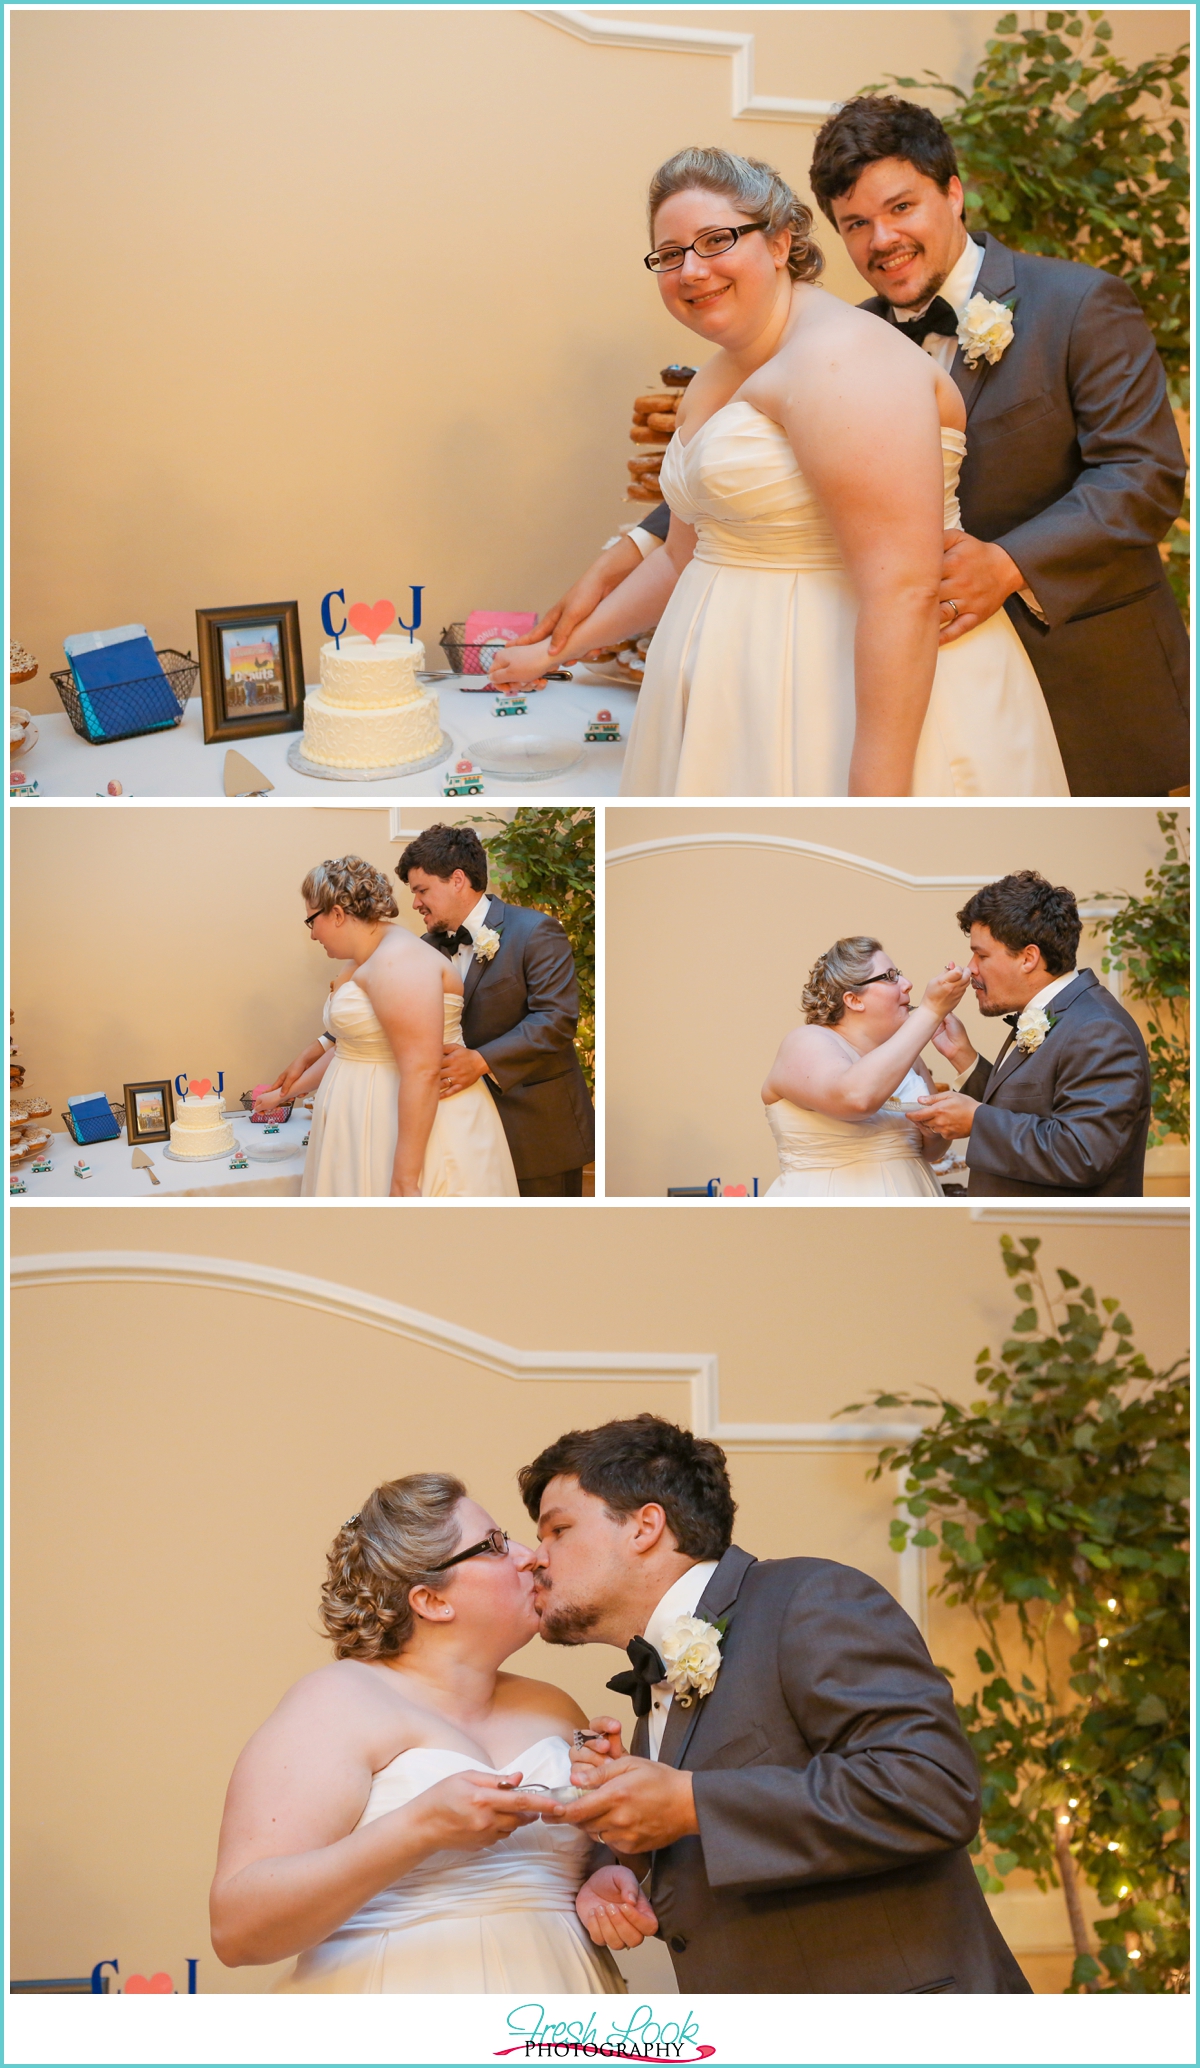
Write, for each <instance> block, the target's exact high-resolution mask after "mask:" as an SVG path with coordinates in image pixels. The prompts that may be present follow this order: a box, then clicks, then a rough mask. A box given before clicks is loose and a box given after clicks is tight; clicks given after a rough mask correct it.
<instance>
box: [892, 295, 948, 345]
mask: <svg viewBox="0 0 1200 2068" xmlns="http://www.w3.org/2000/svg"><path fill="white" fill-rule="evenodd" d="M896 328H897V330H898V331H899V332H900V335H901V337H908V338H911V339H912V341H913V343H914V345H923V344H924V342H925V340H926V338H927V337H928V336H929V333H930V331H936V332H937V334H938V336H939V337H957V336H958V317H957V316H956V315H955V313H954V311H953V309H952V308H951V307H950V304H949V302H946V301H943V300H942V297H941V295H940V294H935V295H934V298H933V300H932V301H931V302H930V304H929V307H928V308H927V309H926V311H925V313H924V315H923V316H915V317H914V318H913V320H912V322H911V323H902V322H901V321H900V319H899V317H897V319H896Z"/></svg>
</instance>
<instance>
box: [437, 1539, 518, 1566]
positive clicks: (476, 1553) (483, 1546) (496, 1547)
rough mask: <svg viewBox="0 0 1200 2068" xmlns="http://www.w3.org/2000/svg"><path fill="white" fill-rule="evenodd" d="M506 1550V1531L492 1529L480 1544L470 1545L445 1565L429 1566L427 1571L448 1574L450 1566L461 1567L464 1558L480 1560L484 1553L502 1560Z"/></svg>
mask: <svg viewBox="0 0 1200 2068" xmlns="http://www.w3.org/2000/svg"><path fill="white" fill-rule="evenodd" d="M507 1550H508V1531H507V1530H506V1529H492V1530H489V1531H488V1533H487V1535H486V1537H484V1539H483V1541H482V1543H479V1544H472V1546H471V1548H470V1550H469V1551H456V1552H455V1554H454V1556H453V1558H448V1559H447V1560H446V1563H445V1565H431V1566H430V1567H429V1571H430V1572H431V1573H448V1572H449V1570H450V1568H451V1566H452V1565H461V1564H462V1562H463V1559H464V1558H480V1557H482V1556H483V1553H484V1552H485V1551H490V1552H491V1553H492V1554H493V1556H494V1557H496V1558H503V1557H504V1555H505V1553H506V1551H507Z"/></svg>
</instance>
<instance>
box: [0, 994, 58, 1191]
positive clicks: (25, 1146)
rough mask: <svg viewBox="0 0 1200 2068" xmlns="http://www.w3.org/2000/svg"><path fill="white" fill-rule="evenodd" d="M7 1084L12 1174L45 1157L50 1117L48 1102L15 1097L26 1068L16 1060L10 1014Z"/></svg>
mask: <svg viewBox="0 0 1200 2068" xmlns="http://www.w3.org/2000/svg"><path fill="white" fill-rule="evenodd" d="M8 1024H9V1030H10V1031H9V1036H8V1082H9V1089H10V1091H11V1093H12V1098H11V1101H10V1104H9V1125H8V1165H9V1170H10V1171H14V1170H16V1169H17V1167H18V1166H19V1165H20V1164H22V1163H27V1162H28V1161H29V1159H30V1158H31V1157H33V1156H44V1155H45V1153H46V1151H47V1149H48V1148H49V1147H50V1128H49V1125H48V1122H49V1120H50V1115H51V1106H50V1101H49V1099H22V1098H18V1097H17V1093H18V1092H19V1091H20V1090H21V1088H22V1086H23V1084H24V1082H25V1065H24V1063H22V1062H19V1061H18V1057H19V1056H20V1053H21V1051H20V1049H19V1048H18V1047H17V1044H16V1040H15V1038H14V1036H13V1034H12V1031H11V1029H12V1024H13V1014H12V1013H11V1012H10V1013H9V1016H8Z"/></svg>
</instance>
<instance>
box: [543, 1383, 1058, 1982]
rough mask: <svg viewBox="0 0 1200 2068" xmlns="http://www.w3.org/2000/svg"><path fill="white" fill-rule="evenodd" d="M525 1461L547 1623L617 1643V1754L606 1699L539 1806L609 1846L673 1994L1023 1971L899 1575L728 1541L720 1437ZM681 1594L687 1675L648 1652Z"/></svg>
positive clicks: (666, 1629)
mask: <svg viewBox="0 0 1200 2068" xmlns="http://www.w3.org/2000/svg"><path fill="white" fill-rule="evenodd" d="M519 1482H520V1487H521V1493H522V1495H523V1497H524V1501H525V1505H526V1507H527V1509H528V1510H529V1513H530V1515H531V1516H533V1517H534V1519H535V1521H536V1522H537V1525H538V1537H539V1540H540V1546H541V1548H540V1551H539V1554H538V1563H537V1565H536V1566H535V1569H534V1580H535V1586H536V1590H537V1591H536V1601H537V1606H538V1611H539V1614H540V1617H541V1634H542V1636H543V1637H544V1638H546V1639H547V1640H548V1642H550V1643H551V1644H586V1643H594V1644H610V1645H615V1646H617V1647H619V1648H626V1649H627V1651H628V1657H629V1660H630V1671H629V1672H628V1673H622V1674H619V1675H618V1676H617V1677H616V1678H615V1679H614V1680H610V1682H609V1683H608V1684H609V1686H610V1687H611V1688H613V1689H614V1690H615V1691H616V1692H618V1693H621V1694H628V1695H629V1696H630V1698H631V1700H632V1703H633V1709H634V1714H635V1716H636V1718H637V1721H636V1724H635V1726H634V1732H633V1749H632V1754H631V1755H630V1756H628V1757H626V1756H624V1754H623V1753H622V1751H621V1746H620V1736H619V1726H618V1725H617V1724H615V1723H614V1722H613V1721H612V1719H610V1718H607V1717H601V1718H598V1719H597V1720H596V1723H595V1724H594V1725H593V1731H598V1732H599V1733H600V1734H601V1736H602V1738H603V1743H602V1745H601V1747H600V1749H599V1751H598V1752H591V1753H588V1752H584V1753H577V1755H576V1764H575V1766H574V1768H573V1778H574V1779H575V1780H576V1782H577V1784H579V1785H582V1786H585V1787H587V1788H588V1789H589V1793H588V1794H587V1795H586V1797H584V1799H582V1800H581V1801H579V1802H577V1803H575V1804H572V1805H571V1807H570V1808H567V1809H564V1810H561V1811H556V1812H554V1811H544V1812H543V1815H544V1816H547V1817H548V1818H549V1819H550V1820H551V1821H564V1820H565V1821H567V1822H570V1823H575V1824H580V1825H582V1826H583V1827H584V1828H585V1829H586V1830H587V1831H588V1832H589V1833H590V1834H591V1835H592V1836H593V1837H596V1838H599V1839H600V1840H601V1841H602V1842H603V1843H605V1844H607V1845H608V1847H609V1848H610V1850H611V1851H612V1852H613V1853H614V1854H615V1855H618V1856H620V1861H621V1864H620V1865H618V1866H615V1867H613V1868H611V1869H610V1870H609V1880H610V1883H611V1896H612V1899H613V1900H614V1901H615V1902H617V1903H621V1902H624V1903H625V1904H626V1905H627V1906H628V1907H627V1909H626V1912H625V1915H626V1918H627V1919H628V1918H630V1917H632V1916H634V1915H637V1916H640V1917H641V1919H642V1920H643V1924H642V1929H641V1931H638V1932H635V1931H633V1930H632V1929H630V1930H627V1932H626V1933H625V1934H623V1935H622V1936H623V1941H624V1943H638V1942H640V1937H641V1936H644V1933H645V1931H646V1930H649V1931H653V1930H654V1929H655V1928H656V1926H655V1919H656V1920H657V1929H658V1930H659V1931H660V1932H661V1933H662V1935H663V1937H664V1938H665V1940H666V1943H667V1945H668V1947H669V1949H670V1953H671V1958H672V1961H673V1962H674V1966H675V1972H676V1975H677V1976H678V1979H679V1984H680V1987H681V1989H685V1990H688V1991H691V1990H696V1991H714V1992H717V1993H728V1994H736V1995H741V1994H757V1993H764V1992H765V1993H781V1994H799V1995H818V1994H827V1993H846V1994H869V1995H874V1994H883V1993H904V1994H913V1995H919V1994H927V1995H996V1994H1000V1995H1018V1994H1028V1993H1029V1985H1028V1984H1027V1982H1026V1981H1025V1979H1024V1977H1023V1975H1022V1974H1021V1970H1020V1968H1019V1967H1018V1966H1017V1963H1016V1961H1015V1960H1014V1959H1013V1956H1012V1954H1011V1953H1010V1952H1009V1950H1008V1947H1007V1946H1006V1945H1005V1943H1004V1940H1003V1939H1002V1938H1001V1936H1000V1933H999V1931H998V1930H997V1928H996V1926H995V1924H994V1923H993V1922H992V1918H991V1915H990V1913H989V1911H988V1908H987V1905H986V1903H985V1902H984V1900H983V1895H982V1893H981V1891H980V1887H979V1883H978V1880H977V1879H976V1876H975V1871H974V1868H973V1866H972V1864H971V1860H970V1858H969V1856H968V1853H967V1850H966V1848H967V1847H968V1846H969V1845H970V1843H971V1841H972V1840H973V1838H974V1837H975V1833H976V1830H977V1828H978V1824H979V1779H978V1774H977V1772H976V1768H975V1762H974V1759H973V1758H972V1755H971V1751H970V1748H969V1746H968V1745H967V1742H966V1739H965V1738H964V1736H963V1734H962V1731H961V1730H960V1728H959V1725H958V1722H957V1719H956V1717H955V1713H954V1702H953V1699H952V1697H951V1693H950V1689H949V1687H948V1685H947V1683H946V1681H945V1679H944V1677H943V1676H942V1674H941V1673H939V1672H938V1670H937V1668H936V1667H935V1666H934V1665H933V1663H932V1661H931V1659H930V1657H929V1654H928V1652H927V1651H926V1649H925V1646H924V1644H923V1642H922V1640H921V1637H920V1635H919V1633H918V1632H917V1630H916V1628H915V1627H914V1625H913V1624H912V1623H911V1622H910V1621H909V1619H908V1617H907V1616H906V1615H905V1613H904V1611H903V1610H902V1609H901V1608H899V1607H898V1606H897V1604H896V1603H895V1602H894V1601H893V1600H892V1598H891V1596H890V1595H889V1594H888V1593H886V1592H885V1590H884V1589H883V1588H882V1587H880V1586H879V1585H877V1583H876V1582H875V1581H874V1580H871V1579H868V1578H867V1576H866V1574H865V1573H860V1572H855V1571H853V1570H852V1569H851V1568H850V1567H848V1566H843V1565H834V1564H831V1563H830V1562H829V1561H828V1560H826V1559H821V1558H784V1559H770V1560H761V1561H760V1560H757V1559H755V1558H753V1557H751V1556H750V1555H749V1553H747V1552H745V1551H740V1550H738V1548H737V1547H736V1545H734V1544H732V1543H731V1541H730V1539H731V1534H732V1527H733V1516H734V1502H733V1496H732V1492H731V1490H730V1485H729V1478H728V1474H727V1472H726V1470H725V1455H724V1452H723V1451H721V1450H719V1449H718V1447H717V1445H716V1444H715V1443H709V1442H706V1441H704V1440H703V1439H701V1438H698V1437H695V1436H693V1435H692V1434H691V1433H690V1431H688V1430H686V1429H680V1428H678V1427H676V1426H675V1425H674V1424H673V1423H671V1422H666V1421H662V1420H660V1419H659V1418H658V1417H657V1416H655V1415H650V1414H642V1415H637V1416H635V1417H634V1419H633V1420H631V1421H626V1422H608V1423H605V1424H604V1426H603V1427H601V1428H599V1429H576V1430H572V1431H571V1433H570V1434H569V1435H566V1436H562V1437H560V1438H559V1439H558V1441H557V1442H556V1443H552V1444H551V1445H550V1446H549V1447H548V1449H546V1450H544V1451H543V1452H542V1453H541V1455H540V1456H539V1457H537V1458H535V1459H534V1461H533V1463H532V1464H530V1465H526V1466H525V1467H524V1468H523V1470H522V1471H521V1473H520V1474H519ZM692 1616H694V1617H696V1618H698V1619H699V1620H700V1621H701V1622H702V1623H704V1624H705V1625H707V1626H708V1629H707V1635H706V1636H705V1637H704V1638H703V1642H702V1644H701V1645H700V1647H699V1650H698V1660H699V1670H698V1671H697V1672H696V1673H695V1674H694V1675H693V1677H692V1683H691V1687H690V1688H685V1686H684V1685H682V1684H681V1683H680V1680H679V1679H678V1677H677V1678H676V1681H675V1683H674V1684H672V1682H670V1681H669V1680H668V1678H667V1668H666V1666H665V1665H664V1659H665V1658H667V1657H668V1656H669V1655H673V1654H674V1652H675V1651H676V1649H677V1645H676V1643H675V1641H674V1630H675V1626H676V1625H677V1623H678V1622H679V1619H680V1618H684V1619H686V1618H688V1617H692ZM646 1855H650V1856H651V1858H650V1860H649V1861H647V1860H646V1858H645V1856H646ZM625 1863H629V1864H625ZM647 1866H648V1867H649V1872H650V1883H649V1899H650V1904H651V1905H652V1906H653V1908H652V1912H650V1913H648V1912H647V1908H646V1905H645V1902H644V1900H642V1901H639V1900H638V1888H637V1877H640V1876H642V1875H643V1874H644V1873H645V1871H646V1868H647Z"/></svg>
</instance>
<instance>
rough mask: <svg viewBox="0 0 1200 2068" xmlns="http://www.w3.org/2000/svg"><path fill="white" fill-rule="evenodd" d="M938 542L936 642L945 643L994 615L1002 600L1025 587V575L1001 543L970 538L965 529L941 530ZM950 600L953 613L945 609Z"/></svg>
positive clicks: (958, 637)
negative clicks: (940, 555) (938, 630)
mask: <svg viewBox="0 0 1200 2068" xmlns="http://www.w3.org/2000/svg"><path fill="white" fill-rule="evenodd" d="M942 543H943V548H944V557H943V560H942V586H941V588H940V589H939V590H938V601H939V605H940V611H941V618H942V629H941V636H940V639H939V644H940V645H942V646H948V645H949V643H950V641H951V640H952V639H961V637H962V635H963V633H964V632H973V631H974V629H975V627H976V625H982V624H983V623H984V622H985V621H986V620H987V619H988V618H994V617H995V615H996V612H997V611H998V610H999V609H1000V608H1001V607H1002V605H1003V604H1004V602H1005V600H1006V599H1007V598H1008V597H1009V596H1015V595H1016V593H1017V590H1018V589H1023V588H1024V587H1025V577H1024V575H1023V574H1022V573H1021V570H1020V568H1019V567H1018V566H1017V563H1016V561H1015V560H1010V558H1009V556H1008V554H1007V553H1006V552H1005V550H1004V548H1003V546H996V545H989V544H988V543H987V541H986V540H985V539H973V538H971V537H970V535H969V533H967V532H965V531H947V532H943V534H942ZM950 602H954V603H957V605H958V616H957V617H953V616H951V615H950V614H949V613H948V612H947V610H946V605H947V604H948V603H950Z"/></svg>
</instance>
